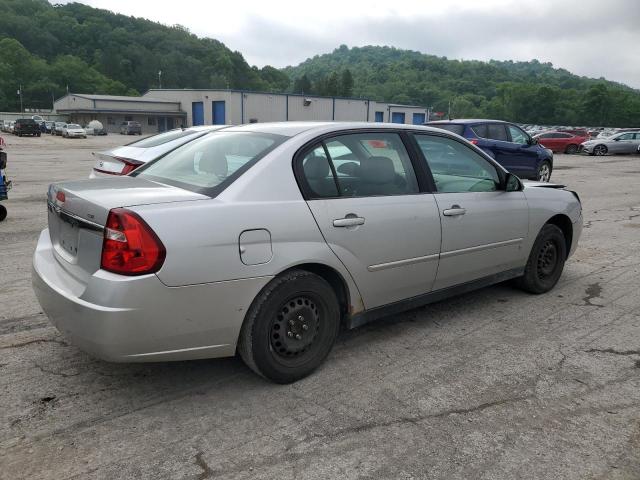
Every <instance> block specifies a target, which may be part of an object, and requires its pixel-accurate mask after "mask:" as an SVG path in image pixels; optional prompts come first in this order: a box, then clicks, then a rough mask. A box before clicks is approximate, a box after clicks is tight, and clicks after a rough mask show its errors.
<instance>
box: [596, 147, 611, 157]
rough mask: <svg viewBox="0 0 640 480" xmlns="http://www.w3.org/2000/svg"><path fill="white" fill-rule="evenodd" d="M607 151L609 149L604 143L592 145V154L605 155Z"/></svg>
mask: <svg viewBox="0 0 640 480" xmlns="http://www.w3.org/2000/svg"><path fill="white" fill-rule="evenodd" d="M608 151H609V149H608V148H607V146H606V145H596V146H595V147H593V155H596V156H598V157H601V156H603V155H606V154H607V152H608Z"/></svg>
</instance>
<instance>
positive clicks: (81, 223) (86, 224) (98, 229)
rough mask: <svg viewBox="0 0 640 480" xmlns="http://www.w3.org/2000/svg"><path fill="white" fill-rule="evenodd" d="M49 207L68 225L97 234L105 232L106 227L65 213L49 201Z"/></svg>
mask: <svg viewBox="0 0 640 480" xmlns="http://www.w3.org/2000/svg"><path fill="white" fill-rule="evenodd" d="M47 205H48V207H49V210H50V211H51V212H53V213H55V214H56V215H58V216H59V217H60V218H61V219H62V220H63V221H66V222H68V223H71V224H74V223H75V224H77V225H78V227H80V228H86V229H88V230H94V231H96V232H103V231H104V226H102V225H100V224H98V223H94V222H91V221H89V220H86V219H84V218H82V217H79V216H77V215H74V214H73V213H69V212H66V211H64V210H63V209H62V208H60V207H59V206H58V205H55V204H54V203H52V202H50V201H47Z"/></svg>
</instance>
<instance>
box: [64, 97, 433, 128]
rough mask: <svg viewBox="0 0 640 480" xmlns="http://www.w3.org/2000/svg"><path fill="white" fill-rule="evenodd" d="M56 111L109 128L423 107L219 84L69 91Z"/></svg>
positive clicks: (404, 119) (391, 117)
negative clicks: (136, 91) (137, 93)
mask: <svg viewBox="0 0 640 480" xmlns="http://www.w3.org/2000/svg"><path fill="white" fill-rule="evenodd" d="M55 108H56V110H57V112H58V113H62V114H67V115H69V120H70V121H73V122H75V123H80V124H82V125H84V124H86V123H88V122H89V121H91V120H94V119H95V120H99V121H101V122H102V123H103V125H105V127H107V129H108V130H109V131H111V132H117V131H118V130H119V125H120V123H122V122H123V121H127V120H135V121H138V122H140V123H141V125H142V130H143V132H146V133H152V132H157V131H164V130H168V129H170V128H174V127H178V126H181V125H183V126H190V125H214V124H229V125H232V124H242V123H252V122H276V121H293V120H303V121H304V120H335V121H367V122H393V123H413V124H422V123H424V122H425V121H427V120H428V110H427V108H425V107H420V106H413V105H396V104H391V103H385V102H377V101H374V100H370V99H362V98H341V97H320V96H315V95H300V94H285V93H264V92H251V91H243V90H228V89H227V90H224V89H152V90H149V91H148V92H146V93H145V94H144V95H142V96H141V97H122V96H111V95H85V94H68V95H66V96H65V97H62V98H61V99H59V100H57V101H56V102H55Z"/></svg>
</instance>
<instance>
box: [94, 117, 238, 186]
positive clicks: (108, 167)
mask: <svg viewBox="0 0 640 480" xmlns="http://www.w3.org/2000/svg"><path fill="white" fill-rule="evenodd" d="M226 126H227V125H206V126H199V127H189V128H176V129H173V130H169V131H167V132H163V133H158V134H157V135H152V136H150V137H146V138H143V139H141V140H137V141H135V142H133V143H129V144H128V145H124V146H122V147H115V148H112V149H110V150H106V151H104V152H93V155H94V156H95V157H96V163H95V164H94V165H93V170H92V171H91V174H90V175H89V178H95V177H107V176H113V175H127V174H129V173H131V172H132V171H134V170H135V169H136V168H138V167H139V166H140V165H144V164H145V163H147V162H150V161H151V160H155V159H156V158H158V157H161V156H162V155H164V154H166V153H167V152H170V151H171V150H173V149H175V148H177V147H179V146H180V145H184V144H185V143H188V142H191V141H193V140H195V139H196V138H200V137H201V136H203V135H206V134H207V133H209V132H213V131H216V130H220V129H221V128H225V127H226Z"/></svg>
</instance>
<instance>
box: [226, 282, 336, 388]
mask: <svg viewBox="0 0 640 480" xmlns="http://www.w3.org/2000/svg"><path fill="white" fill-rule="evenodd" d="M339 330H340V307H339V304H338V299H337V297H336V294H335V292H334V291H333V288H331V286H330V285H329V284H328V283H327V282H326V281H325V280H324V279H323V278H321V277H319V276H318V275H315V274H313V273H311V272H307V271H304V270H291V271H289V272H287V273H285V274H283V275H281V276H278V277H276V278H275V279H273V280H272V281H271V282H270V283H269V284H268V285H267V286H266V287H264V288H263V289H262V291H261V292H260V293H259V294H258V296H257V297H256V298H255V300H254V301H253V303H252V304H251V307H250V308H249V311H248V312H247V316H246V317H245V320H244V323H243V325H242V329H241V331H240V337H239V339H238V353H240V356H241V357H242V360H243V361H244V363H246V364H247V366H248V367H249V368H251V370H253V371H254V372H256V373H257V374H258V375H261V376H263V377H265V378H267V379H269V380H271V381H273V382H276V383H291V382H295V381H296V380H299V379H301V378H303V377H306V376H307V375H309V374H310V373H311V372H313V371H314V370H315V369H316V368H317V367H318V366H319V365H320V364H321V363H322V362H323V361H324V359H325V358H326V357H327V355H328V354H329V352H330V351H331V348H332V347H333V344H334V342H335V340H336V337H337V336H338V331H339Z"/></svg>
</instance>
